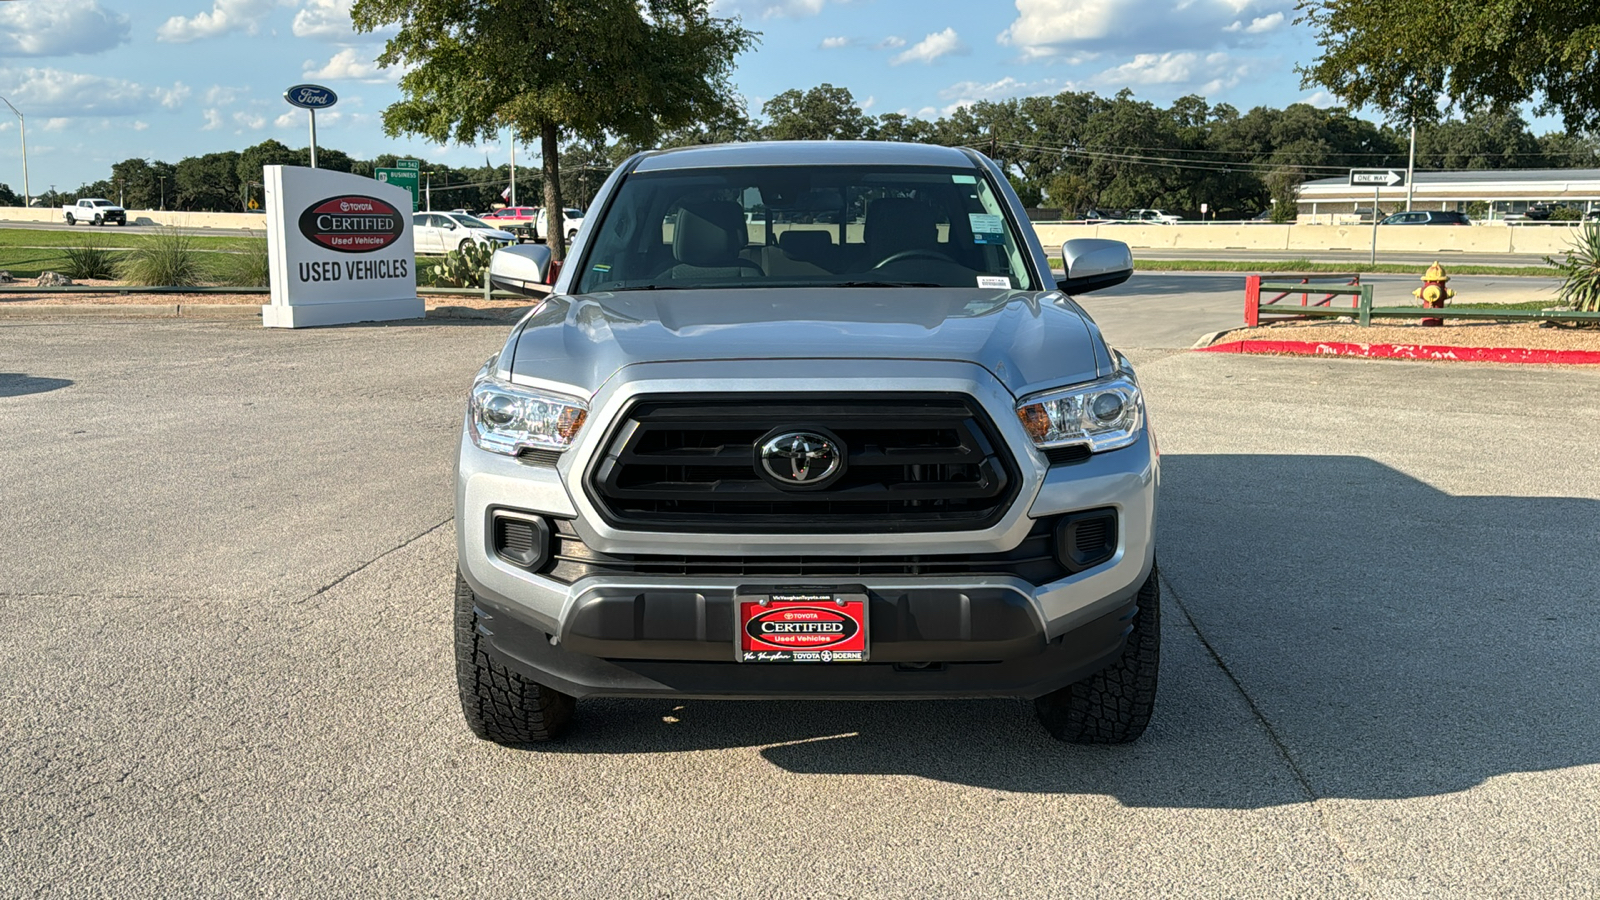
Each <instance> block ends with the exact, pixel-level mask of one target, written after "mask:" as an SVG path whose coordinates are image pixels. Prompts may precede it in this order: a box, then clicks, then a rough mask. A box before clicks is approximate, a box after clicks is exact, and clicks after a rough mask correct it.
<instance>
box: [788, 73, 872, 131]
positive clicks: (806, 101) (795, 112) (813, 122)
mask: <svg viewBox="0 0 1600 900" xmlns="http://www.w3.org/2000/svg"><path fill="white" fill-rule="evenodd" d="M761 114H762V115H764V116H766V117H767V125H766V127H765V128H763V129H762V130H761V134H762V137H764V138H766V139H767V140H769V141H859V140H861V139H862V138H863V137H866V135H867V130H868V129H869V128H870V127H871V124H872V120H871V118H870V117H869V116H867V114H866V113H864V112H862V111H861V107H860V106H859V105H857V104H856V98H855V97H854V96H852V95H851V93H850V89H849V88H842V87H834V86H833V85H831V84H821V85H818V86H816V87H814V88H811V89H810V90H807V91H798V90H794V89H790V90H787V91H784V92H783V93H781V94H779V95H778V96H776V97H773V98H772V99H771V100H768V101H767V102H765V103H763V104H761Z"/></svg>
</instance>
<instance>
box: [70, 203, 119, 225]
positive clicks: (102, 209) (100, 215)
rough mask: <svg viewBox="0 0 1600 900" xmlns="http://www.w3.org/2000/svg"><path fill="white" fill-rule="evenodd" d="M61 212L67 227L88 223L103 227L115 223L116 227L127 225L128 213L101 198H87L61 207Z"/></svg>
mask: <svg viewBox="0 0 1600 900" xmlns="http://www.w3.org/2000/svg"><path fill="white" fill-rule="evenodd" d="M61 212H62V214H63V215H65V216H66V220H67V224H68V225H76V224H78V223H79V222H88V223H89V224H90V225H104V224H106V223H108V222H115V223H117V225H118V226H122V225H126V224H128V213H127V212H126V211H125V210H123V208H122V207H120V206H118V205H116V204H115V203H112V202H111V201H110V200H106V199H103V198H101V197H87V198H84V199H82V200H79V201H78V202H77V203H70V204H68V205H66V206H63V207H61Z"/></svg>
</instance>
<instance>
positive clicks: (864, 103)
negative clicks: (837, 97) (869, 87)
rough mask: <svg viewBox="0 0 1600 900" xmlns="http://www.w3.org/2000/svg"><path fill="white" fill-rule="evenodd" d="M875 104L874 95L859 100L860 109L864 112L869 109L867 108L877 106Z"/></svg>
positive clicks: (876, 102) (875, 98)
mask: <svg viewBox="0 0 1600 900" xmlns="http://www.w3.org/2000/svg"><path fill="white" fill-rule="evenodd" d="M877 105H878V98H877V97H876V96H872V97H868V98H867V99H865V100H863V101H861V111H862V112H866V111H867V110H869V109H871V108H873V107H874V106H877Z"/></svg>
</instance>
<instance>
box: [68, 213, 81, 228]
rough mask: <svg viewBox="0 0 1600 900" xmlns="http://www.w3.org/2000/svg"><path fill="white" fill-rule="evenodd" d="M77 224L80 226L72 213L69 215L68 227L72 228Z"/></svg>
mask: <svg viewBox="0 0 1600 900" xmlns="http://www.w3.org/2000/svg"><path fill="white" fill-rule="evenodd" d="M77 224H78V220H77V219H74V218H73V217H72V213H67V227H68V228H71V227H73V226H74V225H77Z"/></svg>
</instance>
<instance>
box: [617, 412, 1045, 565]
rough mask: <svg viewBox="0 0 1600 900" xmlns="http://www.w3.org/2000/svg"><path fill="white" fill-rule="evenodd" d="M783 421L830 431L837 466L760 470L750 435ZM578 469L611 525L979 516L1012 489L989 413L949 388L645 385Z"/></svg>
mask: <svg viewBox="0 0 1600 900" xmlns="http://www.w3.org/2000/svg"><path fill="white" fill-rule="evenodd" d="M791 429H792V430H796V431H800V430H806V429H816V430H819V431H827V432H829V433H831V434H833V435H835V436H837V437H838V438H839V440H840V442H841V443H842V444H843V445H844V448H845V451H846V452H845V465H844V469H843V474H842V475H840V476H839V477H837V479H836V480H834V481H832V482H831V483H828V484H826V486H825V487H822V488H819V489H812V490H794V489H786V488H784V487H780V486H778V485H777V484H775V483H773V482H772V481H770V480H768V479H767V478H765V477H763V476H762V474H760V473H759V471H758V467H759V461H758V459H757V448H756V445H757V444H758V443H759V442H760V441H761V439H762V438H763V437H766V436H768V435H770V434H771V433H772V432H773V431H774V430H791ZM586 481H587V485H588V489H589V492H590V496H591V498H592V499H593V500H594V502H595V504H596V506H597V507H598V508H599V510H600V512H601V515H602V516H604V517H605V519H606V521H607V522H609V523H610V524H612V525H615V526H620V527H625V528H633V529H639V530H646V531H652V530H654V531H663V530H683V529H692V530H698V531H710V532H744V533H766V534H772V533H785V534H787V533H805V532H824V533H841V532H844V533H862V532H907V531H963V530H969V529H980V528H987V527H989V526H990V525H993V524H994V523H996V522H998V521H999V520H1000V519H1001V517H1002V516H1004V514H1005V511H1006V509H1007V508H1008V507H1009V506H1010V504H1011V502H1012V501H1013V500H1014V499H1015V498H1016V495H1017V491H1018V489H1019V479H1018V474H1017V468H1016V464H1015V462H1014V461H1013V460H1012V458H1011V455H1010V453H1009V452H1007V450H1006V448H1005V444H1004V443H1003V442H1002V440H1001V439H1000V437H999V434H998V432H997V431H996V429H995V427H994V424H993V423H992V422H991V421H990V420H989V418H988V416H987V415H985V414H984V412H983V410H982V408H981V407H980V406H979V405H978V403H977V402H976V401H975V400H973V399H972V398H970V397H966V396H963V395H959V394H854V395H845V396H830V397H826V398H814V397H802V396H790V395H772V394H746V395H729V396H724V397H717V398H710V397H704V396H676V395H661V396H652V397H645V398H641V399H639V400H636V401H635V402H634V403H633V405H632V406H631V407H629V408H628V410H627V411H626V412H625V413H624V414H623V416H622V417H621V418H620V419H619V421H618V423H617V425H616V426H615V427H614V428H613V430H612V432H611V434H610V435H609V436H608V437H607V441H606V450H605V452H604V454H602V455H601V456H600V457H598V458H597V459H596V461H595V463H594V464H593V465H592V466H591V467H590V470H589V473H588V476H587V479H586Z"/></svg>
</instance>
